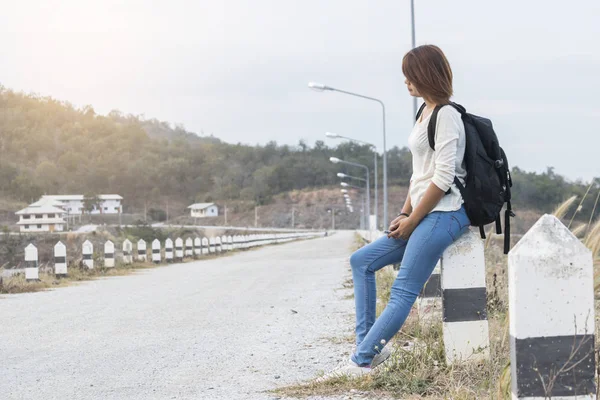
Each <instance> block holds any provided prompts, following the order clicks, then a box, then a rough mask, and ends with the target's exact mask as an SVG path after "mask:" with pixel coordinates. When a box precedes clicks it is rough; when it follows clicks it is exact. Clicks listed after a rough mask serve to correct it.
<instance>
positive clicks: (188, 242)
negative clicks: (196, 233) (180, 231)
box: [185, 237, 194, 257]
mask: <svg viewBox="0 0 600 400" xmlns="http://www.w3.org/2000/svg"><path fill="white" fill-rule="evenodd" d="M185 256H186V257H193V256H194V240H193V239H192V238H190V237H189V238H187V239H185Z"/></svg>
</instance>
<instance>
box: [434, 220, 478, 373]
mask: <svg viewBox="0 0 600 400" xmlns="http://www.w3.org/2000/svg"><path fill="white" fill-rule="evenodd" d="M441 270H442V313H443V332H444V346H445V349H446V362H447V363H448V364H452V363H454V362H459V361H467V360H469V361H471V360H475V361H477V360H485V359H489V356H490V340H489V324H488V320H487V296H486V287H485V259H484V254H483V241H482V240H481V239H480V238H479V236H478V235H477V234H476V233H475V232H474V231H471V230H469V231H467V232H466V233H465V234H464V235H462V236H461V237H460V238H459V239H458V240H457V241H456V242H454V243H453V244H452V245H451V246H450V247H448V248H447V249H446V251H444V254H443V255H442V262H441Z"/></svg>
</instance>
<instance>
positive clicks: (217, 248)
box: [215, 236, 223, 253]
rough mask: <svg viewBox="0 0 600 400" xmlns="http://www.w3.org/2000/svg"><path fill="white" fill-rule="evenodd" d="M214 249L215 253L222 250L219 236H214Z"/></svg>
mask: <svg viewBox="0 0 600 400" xmlns="http://www.w3.org/2000/svg"><path fill="white" fill-rule="evenodd" d="M215 251H216V252H217V253H220V252H222V251H223V243H222V242H221V238H220V237H219V236H217V237H216V238H215Z"/></svg>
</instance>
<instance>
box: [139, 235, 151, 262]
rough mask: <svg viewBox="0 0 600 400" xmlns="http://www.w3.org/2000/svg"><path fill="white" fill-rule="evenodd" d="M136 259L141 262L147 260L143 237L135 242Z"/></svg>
mask: <svg viewBox="0 0 600 400" xmlns="http://www.w3.org/2000/svg"><path fill="white" fill-rule="evenodd" d="M137 259H138V261H142V262H146V261H148V255H147V254H146V241H145V240H144V239H140V240H138V242H137Z"/></svg>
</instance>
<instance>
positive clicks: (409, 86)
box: [404, 79, 421, 97]
mask: <svg viewBox="0 0 600 400" xmlns="http://www.w3.org/2000/svg"><path fill="white" fill-rule="evenodd" d="M404 83H406V88H407V89H408V93H409V94H410V95H411V96H413V97H421V94H420V93H419V91H418V90H417V88H416V87H415V86H414V85H413V84H412V83H411V82H410V81H409V80H408V79H404Z"/></svg>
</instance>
